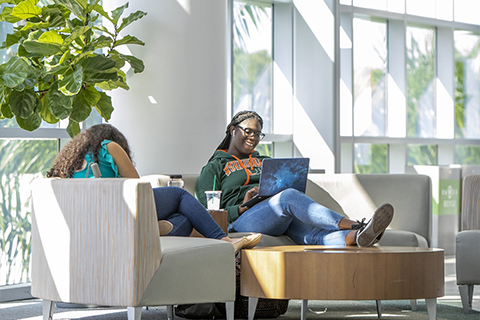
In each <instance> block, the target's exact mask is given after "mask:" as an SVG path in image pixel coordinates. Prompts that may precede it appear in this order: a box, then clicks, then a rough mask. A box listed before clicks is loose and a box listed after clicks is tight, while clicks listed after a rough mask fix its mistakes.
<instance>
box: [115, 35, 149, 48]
mask: <svg viewBox="0 0 480 320" xmlns="http://www.w3.org/2000/svg"><path fill="white" fill-rule="evenodd" d="M124 44H138V45H140V46H144V45H145V43H144V42H143V41H142V40H139V39H137V38H136V37H134V36H131V35H126V36H125V37H123V38H122V39H120V40H117V41H115V47H118V46H121V45H124Z"/></svg>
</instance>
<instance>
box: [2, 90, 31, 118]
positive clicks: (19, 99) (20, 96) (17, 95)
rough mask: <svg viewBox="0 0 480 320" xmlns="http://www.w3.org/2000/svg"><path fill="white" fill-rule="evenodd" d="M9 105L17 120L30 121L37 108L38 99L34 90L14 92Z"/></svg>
mask: <svg viewBox="0 0 480 320" xmlns="http://www.w3.org/2000/svg"><path fill="white" fill-rule="evenodd" d="M9 103H10V109H12V113H13V114H14V115H15V117H16V118H23V119H28V118H29V117H30V116H31V115H32V114H33V112H34V110H35V107H36V106H37V103H38V97H37V94H36V93H35V91H33V89H25V90H23V91H17V90H13V91H12V93H11V94H10V97H9Z"/></svg>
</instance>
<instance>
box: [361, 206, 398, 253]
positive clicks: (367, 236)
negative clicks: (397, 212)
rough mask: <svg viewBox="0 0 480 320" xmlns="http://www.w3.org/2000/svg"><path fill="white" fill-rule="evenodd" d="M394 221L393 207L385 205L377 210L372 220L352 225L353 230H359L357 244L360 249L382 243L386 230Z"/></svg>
mask: <svg viewBox="0 0 480 320" xmlns="http://www.w3.org/2000/svg"><path fill="white" fill-rule="evenodd" d="M392 219H393V206H392V205H391V204H389V203H384V204H382V205H381V206H380V207H378V208H377V210H375V212H374V213H373V216H372V218H371V219H370V220H369V221H368V222H367V223H365V219H363V220H362V221H358V222H357V223H355V224H353V225H352V229H353V230H357V232H356V235H355V242H356V243H357V245H358V246H359V247H370V246H373V245H374V244H375V243H377V242H378V241H380V239H381V238H382V236H383V234H384V233H385V229H387V227H388V226H389V224H390V222H392Z"/></svg>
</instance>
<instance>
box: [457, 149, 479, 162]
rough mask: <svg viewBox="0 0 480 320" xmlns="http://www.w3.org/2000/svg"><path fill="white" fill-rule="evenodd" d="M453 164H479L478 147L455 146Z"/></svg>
mask: <svg viewBox="0 0 480 320" xmlns="http://www.w3.org/2000/svg"><path fill="white" fill-rule="evenodd" d="M455 163H458V164H480V146H468V145H465V146H464V145H457V146H455Z"/></svg>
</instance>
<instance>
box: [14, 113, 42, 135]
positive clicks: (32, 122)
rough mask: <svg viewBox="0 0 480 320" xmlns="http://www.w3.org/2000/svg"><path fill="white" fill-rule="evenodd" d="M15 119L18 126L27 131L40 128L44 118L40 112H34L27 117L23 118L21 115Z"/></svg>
mask: <svg viewBox="0 0 480 320" xmlns="http://www.w3.org/2000/svg"><path fill="white" fill-rule="evenodd" d="M15 120H16V121H17V123H18V126H19V127H20V128H22V129H24V130H27V131H33V130H35V129H38V128H39V127H40V125H41V124H42V118H41V117H40V115H39V114H38V113H32V115H31V116H30V117H28V118H27V119H22V118H20V117H15Z"/></svg>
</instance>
